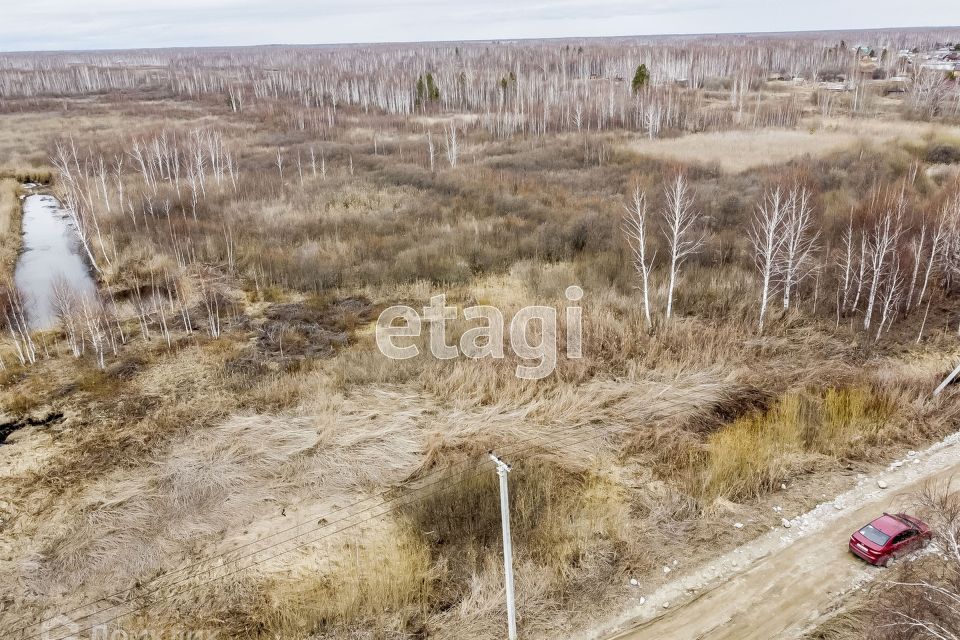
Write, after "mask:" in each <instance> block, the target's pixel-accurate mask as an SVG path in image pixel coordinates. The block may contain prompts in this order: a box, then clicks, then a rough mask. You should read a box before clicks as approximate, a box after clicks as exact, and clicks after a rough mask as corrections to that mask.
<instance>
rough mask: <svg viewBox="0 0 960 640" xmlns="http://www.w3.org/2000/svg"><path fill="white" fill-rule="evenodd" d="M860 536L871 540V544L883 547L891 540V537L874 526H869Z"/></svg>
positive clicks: (862, 530) (861, 530)
mask: <svg viewBox="0 0 960 640" xmlns="http://www.w3.org/2000/svg"><path fill="white" fill-rule="evenodd" d="M860 535H862V536H863V537H864V538H866V539H867V540H869V541H870V542H872V543H874V544H876V545H880V546H881V547H882V546H883V545H885V544H887V540H889V539H890V536H888V535H887V534H885V533H884V532H883V531H880V530H879V529H877V528H876V527H874V526H873V525H872V524H868V525H867V526H865V527H864V528H863V529H860Z"/></svg>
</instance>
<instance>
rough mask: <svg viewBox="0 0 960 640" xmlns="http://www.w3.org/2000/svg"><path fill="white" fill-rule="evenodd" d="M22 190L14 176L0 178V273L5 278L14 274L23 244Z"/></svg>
mask: <svg viewBox="0 0 960 640" xmlns="http://www.w3.org/2000/svg"><path fill="white" fill-rule="evenodd" d="M20 191H21V189H20V183H19V182H17V181H16V180H14V179H13V178H0V270H2V274H0V275H2V276H3V277H5V278H9V277H11V276H12V275H13V267H14V264H15V263H16V260H17V255H18V254H19V252H20V245H21V244H22V235H21V231H20V219H21V217H22V215H23V214H22V211H21V207H20V197H19V196H20Z"/></svg>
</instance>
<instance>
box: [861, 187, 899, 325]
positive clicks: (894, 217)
mask: <svg viewBox="0 0 960 640" xmlns="http://www.w3.org/2000/svg"><path fill="white" fill-rule="evenodd" d="M902 204H903V200H902V199H901V201H900V204H899V205H898V207H897V209H896V210H893V209H892V208H887V209H886V211H885V212H884V214H883V215H882V216H881V217H880V219H879V220H878V221H877V222H876V223H875V224H874V227H873V231H872V232H871V234H870V239H869V241H868V243H867V244H868V252H869V260H870V264H869V266H870V288H869V289H868V291H867V309H866V311H865V312H864V315H863V328H864V329H869V328H870V322H871V319H872V318H873V308H874V305H875V303H876V299H877V293H878V291H879V287H880V284H881V280H882V279H883V278H884V277H885V276H886V275H887V271H888V270H889V266H890V262H891V257H892V256H893V254H894V252H895V251H896V246H897V242H898V241H899V239H900V235H901V234H902V233H903V223H902V221H901V211H902Z"/></svg>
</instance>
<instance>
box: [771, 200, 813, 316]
mask: <svg viewBox="0 0 960 640" xmlns="http://www.w3.org/2000/svg"><path fill="white" fill-rule="evenodd" d="M786 204H787V206H786V215H785V216H784V220H783V252H782V258H781V260H780V261H779V265H778V269H777V270H778V271H779V274H780V278H781V283H782V286H783V308H784V309H789V308H790V294H791V293H792V291H793V289H794V288H795V287H797V286H799V285H800V282H801V281H802V280H803V279H804V278H805V277H806V276H807V275H809V274H810V271H811V268H812V267H811V265H812V260H811V258H812V257H813V256H812V254H813V253H814V252H815V251H816V249H817V236H818V235H819V232H817V231H814V229H813V207H812V206H811V205H810V193H809V192H808V191H807V189H806V188H805V187H795V188H794V189H792V190H791V191H790V196H789V197H788V198H787V203H786Z"/></svg>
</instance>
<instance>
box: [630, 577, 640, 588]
mask: <svg viewBox="0 0 960 640" xmlns="http://www.w3.org/2000/svg"><path fill="white" fill-rule="evenodd" d="M630 584H631V585H633V586H634V587H636V586H638V585H639V584H640V581H639V580H637V579H636V578H630Z"/></svg>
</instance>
